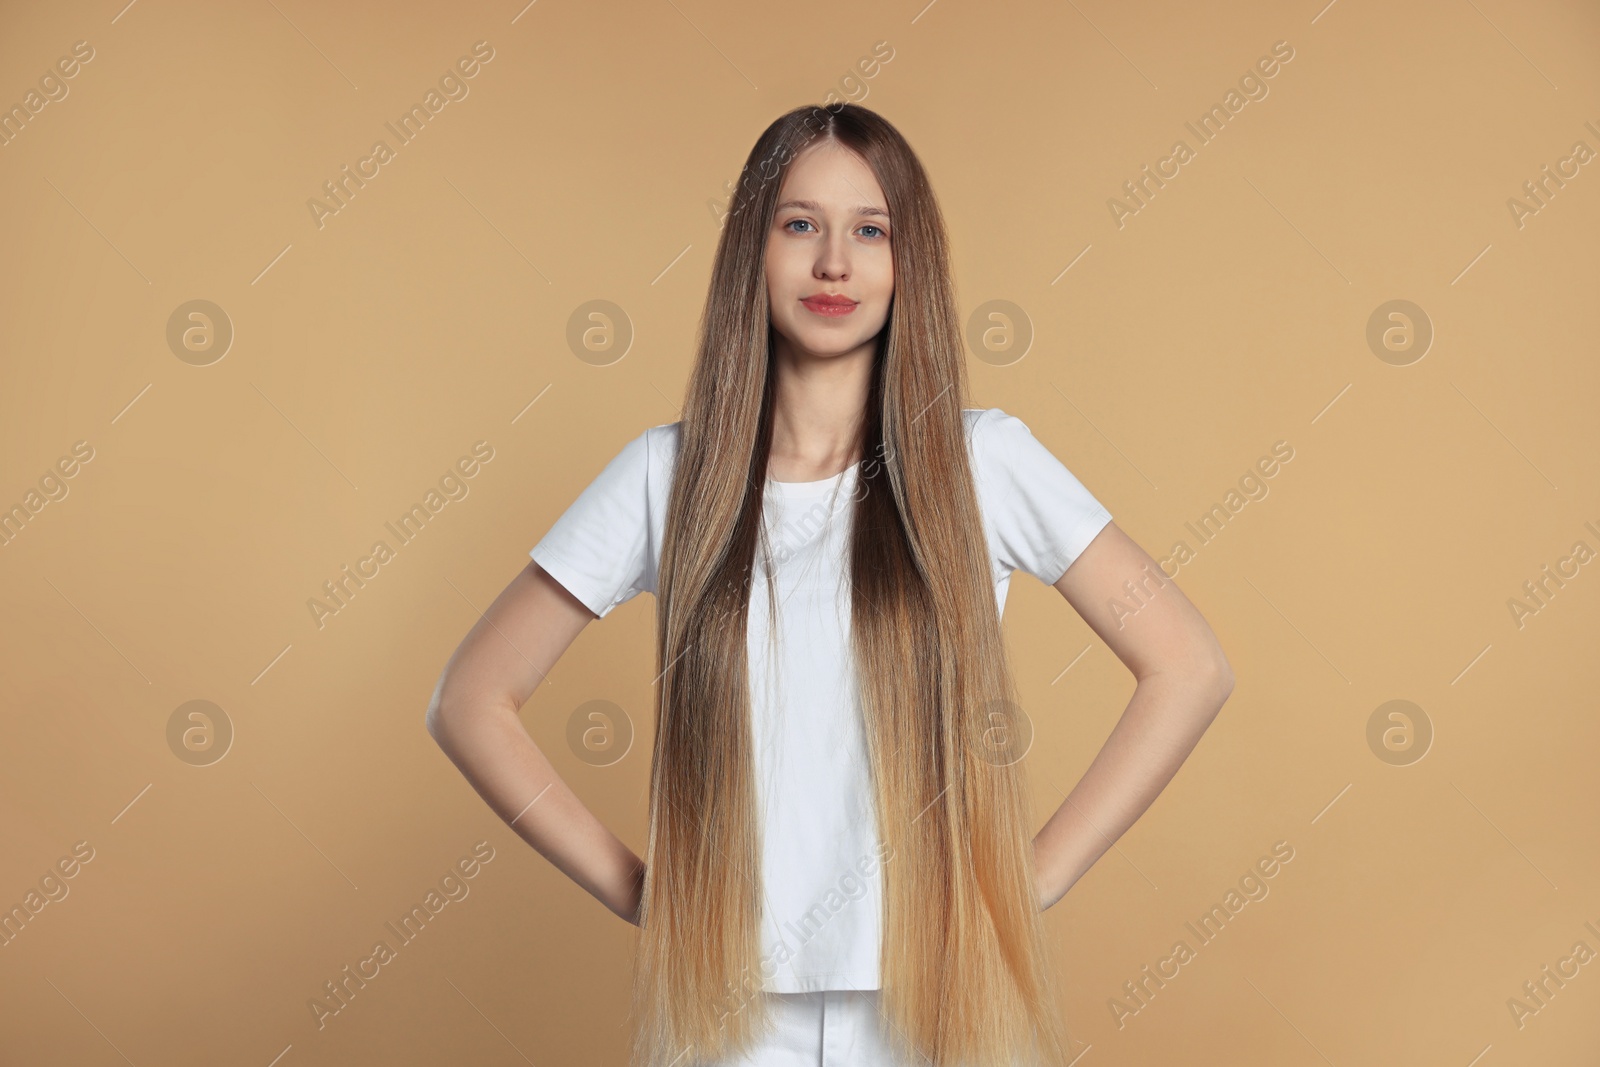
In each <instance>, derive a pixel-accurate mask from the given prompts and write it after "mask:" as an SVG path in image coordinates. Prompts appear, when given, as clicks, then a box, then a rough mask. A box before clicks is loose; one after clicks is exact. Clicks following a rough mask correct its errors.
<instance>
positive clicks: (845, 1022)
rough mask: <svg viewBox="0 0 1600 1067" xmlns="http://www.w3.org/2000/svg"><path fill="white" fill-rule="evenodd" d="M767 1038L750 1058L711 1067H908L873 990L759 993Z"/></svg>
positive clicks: (750, 1054) (758, 1043)
mask: <svg viewBox="0 0 1600 1067" xmlns="http://www.w3.org/2000/svg"><path fill="white" fill-rule="evenodd" d="M762 995H763V996H764V997H766V998H767V1002H768V1003H769V1004H770V1005H771V1013H772V1021H773V1027H772V1031H771V1033H769V1034H767V1035H766V1036H765V1037H763V1038H759V1039H758V1041H757V1045H756V1047H755V1049H754V1050H753V1051H752V1052H749V1053H747V1054H746V1055H744V1056H742V1057H738V1058H735V1059H731V1060H724V1061H722V1062H721V1063H718V1064H715V1065H713V1067H906V1065H905V1061H904V1060H897V1059H895V1058H894V1054H893V1052H892V1050H891V1046H890V1044H889V1037H888V1027H889V1021H888V1020H887V1019H885V1018H884V1017H883V1015H882V1014H881V1013H880V1012H879V1010H878V996H879V993H878V990H876V989H824V990H821V991H819V992H816V993H763V994H762Z"/></svg>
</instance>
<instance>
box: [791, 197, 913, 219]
mask: <svg viewBox="0 0 1600 1067" xmlns="http://www.w3.org/2000/svg"><path fill="white" fill-rule="evenodd" d="M786 207H797V208H799V209H800V210H802V211H815V212H817V213H818V214H821V212H822V205H820V204H818V203H817V202H816V201H815V200H785V201H784V202H783V203H781V204H779V205H778V206H777V207H776V208H774V209H773V210H774V211H782V210H783V209H784V208H786ZM856 215H858V216H861V215H880V216H882V217H883V218H888V217H889V212H888V211H886V210H885V209H883V208H881V207H873V206H872V205H871V204H863V205H861V206H860V207H858V208H856Z"/></svg>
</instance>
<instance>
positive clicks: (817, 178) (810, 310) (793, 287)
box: [766, 141, 894, 358]
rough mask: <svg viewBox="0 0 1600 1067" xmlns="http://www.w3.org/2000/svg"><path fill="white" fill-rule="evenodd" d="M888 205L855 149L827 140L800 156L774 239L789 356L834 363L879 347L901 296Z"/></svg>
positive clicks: (774, 292)
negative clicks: (838, 358)
mask: <svg viewBox="0 0 1600 1067" xmlns="http://www.w3.org/2000/svg"><path fill="white" fill-rule="evenodd" d="M888 205H889V202H888V199H887V198H886V197H885V196H884V195H883V190H882V189H881V188H879V186H878V180H877V178H875V177H874V176H873V173H872V169H871V168H870V167H868V166H867V165H866V163H865V162H864V161H863V160H862V159H861V157H860V156H857V155H856V154H855V153H854V152H851V151H850V150H849V149H847V148H844V147H843V146H841V145H839V144H837V143H835V142H832V141H823V142H819V143H818V144H815V145H812V146H810V147H808V148H806V149H805V150H803V151H802V152H801V153H800V154H799V155H797V156H796V157H795V160H794V162H793V163H792V164H791V165H790V167H789V169H788V171H787V172H786V173H785V175H784V179H783V186H782V188H781V189H780V190H779V193H778V208H777V211H776V213H775V214H774V215H773V218H772V229H771V230H770V231H769V232H768V233H767V248H766V269H767V301H768V304H769V305H770V307H771V309H772V328H773V331H774V332H775V333H776V334H777V335H778V341H777V344H778V345H779V347H780V349H781V348H783V347H785V343H787V347H788V348H789V349H790V351H791V354H792V355H798V356H811V357H815V358H827V357H831V356H841V355H848V354H851V353H857V352H860V351H862V350H863V349H867V350H871V348H872V347H873V346H874V345H875V343H876V341H875V339H876V338H877V336H878V334H879V332H881V331H882V329H883V324H884V323H885V322H887V321H888V319H889V303H890V300H891V299H892V298H893V297H894V256H893V255H892V253H891V252H890V249H889V241H890V239H891V238H890V231H889V206H888ZM830 298H833V300H834V301H837V300H838V298H845V299H844V301H843V302H842V303H840V302H830Z"/></svg>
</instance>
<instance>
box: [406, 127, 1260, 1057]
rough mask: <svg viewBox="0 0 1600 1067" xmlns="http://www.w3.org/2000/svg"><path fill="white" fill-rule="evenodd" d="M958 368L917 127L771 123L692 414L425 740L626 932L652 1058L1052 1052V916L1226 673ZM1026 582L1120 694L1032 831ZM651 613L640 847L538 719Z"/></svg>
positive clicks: (462, 662)
mask: <svg viewBox="0 0 1600 1067" xmlns="http://www.w3.org/2000/svg"><path fill="white" fill-rule="evenodd" d="M964 355H965V346H964V340H963V335H962V329H961V324H960V322H959V319H958V316H957V313H956V301H955V298H954V293H953V287H952V284H951V278H950V271H949V265H948V256H947V248H946V237H945V230H944V225H943V222H942V219H941V216H940V212H939V209H938V207H937V204H936V201H935V199H934V196H933V193H932V190H931V188H930V187H929V184H928V180H927V177H926V174H925V172H924V170H923V168H922V165H921V163H920V162H919V161H918V159H917V157H916V155H915V154H914V153H913V152H912V150H911V148H910V146H909V145H908V144H907V143H906V141H905V140H904V138H903V137H902V136H901V135H900V134H899V132H898V131H896V130H895V129H894V127H893V126H891V125H890V124H889V123H888V122H886V121H885V120H884V119H883V118H882V117H880V116H878V115H877V114H875V113H874V112H872V111H869V110H867V109H865V108H862V107H859V106H856V105H851V104H845V105H839V106H837V107H829V108H810V107H807V108H799V109H796V110H795V111H792V112H790V113H788V114H786V115H784V116H782V117H781V118H779V119H778V120H777V121H776V122H774V123H773V124H772V125H771V126H770V127H768V129H767V130H766V131H765V132H764V133H763V134H762V136H761V138H760V139H759V140H758V141H757V142H756V145H755V147H754V148H753V149H752V151H751V153H750V156H749V160H748V162H747V164H746V167H745V172H744V179H743V180H742V181H741V183H740V185H739V188H738V190H737V191H736V192H735V194H734V197H733V201H732V203H731V204H730V209H729V213H728V215H727V216H726V218H725V220H724V225H723V230H722V235H721V238H720V241H719V244H718V247H717V252H716V258H715V261H714V263H713V267H712V278H711V287H710V294H709V297H708V300H707V302H706V307H705V311H704V316H703V319H702V322H701V326H700V336H699V346H698V356H697V359H696V362H695V365H694V369H693V372H692V375H691V378H690V382H689V386H688V389H687V392H686V397H685V401H684V409H683V413H682V418H681V419H680V420H679V421H677V422H673V423H667V424H663V425H659V426H653V427H650V428H649V429H647V430H645V431H644V432H643V433H641V434H639V435H638V436H636V437H634V438H633V439H632V440H631V441H629V442H628V443H627V444H626V445H625V446H624V447H623V448H622V449H621V451H620V452H618V453H617V454H616V456H615V458H614V459H612V460H611V462H610V463H609V464H608V465H607V466H606V467H605V469H604V470H603V471H601V472H600V474H599V475H598V476H597V477H596V478H595V479H594V480H593V482H592V483H590V485H589V486H588V487H587V488H586V489H585V490H584V491H583V493H582V494H581V495H580V496H579V497H578V498H577V500H576V501H575V502H574V503H573V504H572V505H571V507H569V508H568V510H567V511H566V512H565V513H564V514H562V515H561V517H560V518H559V519H558V520H557V521H556V523H555V524H554V525H553V526H552V527H551V529H550V531H549V532H548V533H547V534H546V536H545V537H544V538H543V539H541V540H540V541H539V543H538V544H537V545H535V546H534V548H533V549H532V550H531V552H530V556H531V557H532V558H531V560H530V562H529V564H528V566H527V567H526V568H525V569H524V570H523V571H522V573H521V574H519V575H518V576H517V577H516V578H515V579H513V580H512V582H511V583H510V585H508V586H507V587H506V589H505V590H504V591H503V592H502V593H501V594H500V596H499V597H498V598H497V599H496V600H495V602H494V603H493V604H492V605H491V606H490V607H489V609H488V610H487V611H486V612H485V613H484V615H483V617H482V618H481V619H480V620H479V621H478V622H477V624H476V625H474V626H473V628H472V630H471V632H470V633H468V634H467V636H466V638H465V639H464V640H463V641H462V643H461V646H460V647H459V648H458V649H457V650H456V652H455V654H454V655H453V656H452V657H451V658H450V661H449V663H448V664H447V665H446V667H445V669H444V671H443V674H442V675H441V677H440V679H439V683H438V686H437V688H436V690H435V692H434V696H433V700H432V702H431V704H430V706H429V708H428V718H427V724H428V730H429V732H430V733H431V734H432V736H433V737H434V739H435V740H436V741H437V742H438V743H439V745H440V747H441V748H442V749H443V750H444V751H445V753H446V754H448V756H449V757H450V759H451V760H453V761H454V762H455V764H456V766H457V767H459V768H460V770H461V772H462V773H463V774H464V775H465V776H466V777H467V779H468V780H469V781H470V782H471V784H472V786H473V787H474V788H475V789H476V790H477V791H478V792H479V793H480V794H481V795H482V796H483V798H484V800H485V801H486V802H487V803H488V804H489V805H490V807H491V808H493V809H494V811H495V812H496V813H497V814H499V815H500V816H501V818H503V819H505V820H506V821H507V822H508V823H509V824H510V825H511V827H512V828H513V829H514V830H516V832H517V833H518V834H520V835H521V836H522V838H523V839H524V840H526V841H527V842H528V843H529V844H530V845H532V846H533V847H534V848H535V849H537V850H538V851H539V853H540V854H541V855H543V856H545V857H546V858H547V859H549V860H550V861H551V862H552V863H554V864H555V865H556V866H557V867H558V868H560V870H561V871H562V872H564V873H565V874H566V875H568V876H569V877H570V878H572V879H573V880H574V881H575V882H577V883H578V884H579V885H581V886H582V887H583V888H584V889H586V890H588V891H589V892H590V893H591V894H593V895H594V896H595V897H596V898H597V899H598V900H599V901H600V902H601V903H603V904H604V905H605V906H606V907H608V908H610V909H611V910H612V911H613V912H614V913H616V914H617V915H618V916H620V917H621V918H623V919H625V920H627V921H628V922H630V923H633V924H635V925H636V926H637V927H638V928H639V933H638V937H639V941H638V948H637V952H636V956H635V965H634V968H635V969H634V999H633V1020H632V1022H633V1032H634V1046H633V1062H634V1063H635V1065H636V1067H657V1065H660V1067H665V1065H669V1064H670V1065H675V1067H735V1065H737V1067H777V1065H800V1064H807V1065H839V1067H843V1065H846V1064H848V1065H850V1067H874V1065H883V1067H889V1065H901V1064H933V1065H935V1067H964V1065H972V1067H988V1065H994V1067H1012V1065H1014V1064H1024V1063H1026V1064H1033V1063H1044V1064H1062V1063H1065V1062H1066V1060H1067V1059H1069V1058H1070V1055H1069V1053H1070V1048H1069V1046H1070V1044H1071V1038H1070V1036H1069V1035H1068V1034H1067V1033H1066V1030H1065V1027H1064V1025H1063V1024H1062V1022H1061V1019H1060V1007H1059V1001H1058V999H1057V997H1056V985H1055V981H1054V979H1053V976H1052V972H1051V968H1050V967H1049V965H1048V955H1049V952H1048V946H1047V944H1046V942H1045V940H1044V938H1043V935H1042V923H1041V921H1040V912H1041V911H1043V909H1045V908H1048V907H1050V906H1051V905H1052V904H1054V903H1055V902H1056V901H1058V900H1060V899H1061V897H1062V896H1063V895H1065V894H1066V892H1067V890H1068V889H1069V888H1070V887H1071V886H1072V885H1073V883H1075V882H1076V881H1077V880H1078V879H1079V878H1080V877H1081V876H1082V875H1083V874H1084V872H1085V871H1087V870H1088V869H1089V867H1090V866H1091V865H1092V864H1093V863H1094V862H1095V860H1096V859H1098V858H1099V857H1100V856H1101V855H1102V854H1103V853H1105V852H1106V850H1107V849H1109V848H1110V847H1111V844H1112V843H1113V842H1114V841H1115V840H1116V839H1117V838H1118V837H1120V836H1121V835H1122V834H1123V832H1124V831H1126V830H1127V829H1128V827H1129V826H1131V825H1132V824H1133V822H1134V821H1135V820H1136V819H1137V818H1138V817H1139V816H1140V815H1141V814H1142V813H1143V812H1144V811H1145V809H1146V808H1147V807H1148V806H1149V805H1150V803H1151V802H1152V801H1153V800H1154V799H1155V797H1156V796H1157V795H1158V794H1159V793H1160V792H1161V790H1162V789H1163V788H1164V787H1165V785H1166V783H1167V782H1168V781H1169V780H1170V779H1171V778H1172V776H1173V775H1174V774H1175V773H1176V772H1177V770H1178V768H1179V766H1181V765H1182V763H1183V761H1184V760H1185V759H1186V758H1187V756H1188V754H1189V753H1190V751H1191V750H1192V749H1193V748H1194V746H1195V744H1196V743H1197V742H1198V741H1199V738H1200V736H1201V734H1202V733H1203V732H1204V731H1205V729H1206V727H1207V726H1208V725H1209V724H1210V723H1211V721H1212V719H1213V718H1214V717H1215V716H1216V714H1217V712H1218V711H1219V710H1220V709H1221V707H1222V704H1223V702H1224V701H1225V700H1226V699H1227V697H1228V694H1229V693H1230V692H1231V690H1232V687H1233V676H1232V672H1231V670H1230V668H1229V666H1228V662H1227V659H1226V658H1225V656H1224V655H1223V652H1222V650H1221V648H1220V647H1219V646H1218V643H1217V640H1216V638H1215V636H1214V635H1213V633H1212V631H1211V629H1210V627H1208V626H1207V624H1206V622H1205V620H1204V619H1203V618H1202V617H1201V615H1200V614H1199V612H1198V611H1197V610H1196V609H1195V607H1194V605H1193V604H1191V603H1190V602H1189V600H1188V598H1186V597H1185V596H1184V595H1183V593H1182V592H1181V591H1180V590H1179V589H1178V587H1177V585H1176V584H1175V583H1174V582H1173V581H1172V580H1171V579H1170V578H1167V577H1166V576H1165V575H1164V574H1163V573H1162V571H1161V569H1160V568H1159V567H1158V566H1157V565H1156V563H1155V561H1154V560H1153V559H1152V558H1151V557H1150V556H1149V555H1148V554H1147V553H1146V552H1145V551H1144V550H1143V549H1141V548H1140V547H1139V546H1138V545H1137V544H1135V543H1134V542H1133V541H1132V540H1130V539H1129V538H1128V536H1127V535H1126V534H1124V533H1123V532H1122V530H1121V529H1120V528H1119V527H1118V526H1117V525H1116V524H1115V523H1114V522H1112V521H1111V514H1110V512H1109V511H1108V510H1107V509H1106V508H1105V507H1104V506H1103V505H1102V504H1101V503H1100V502H1099V501H1098V500H1096V499H1095V497H1094V496H1092V495H1091V494H1090V493H1089V491H1088V490H1087V489H1086V488H1085V487H1084V486H1083V484H1082V483H1081V482H1079V481H1078V479H1077V478H1076V477H1074V476H1073V475H1072V473H1071V472H1070V471H1069V470H1068V469H1067V468H1066V467H1065V466H1064V465H1063V464H1062V463H1061V462H1060V461H1059V460H1058V459H1057V458H1056V457H1055V456H1054V455H1053V454H1052V453H1051V452H1050V451H1049V450H1048V449H1046V448H1045V446H1044V445H1042V444H1041V443H1040V442H1039V441H1038V440H1037V439H1036V438H1035V437H1034V436H1033V434H1032V433H1031V432H1030V430H1029V428H1028V427H1027V425H1025V424H1024V423H1023V422H1022V420H1020V419H1018V418H1016V417H1015V416H1012V415H1009V414H1007V413H1006V412H1004V411H1002V410H1001V409H999V408H987V409H984V408H969V407H966V406H965V403H964V400H965V396H966V382H965V371H964ZM1017 570H1023V571H1026V572H1028V573H1029V574H1032V575H1034V576H1035V577H1037V578H1038V579H1039V580H1041V581H1043V582H1045V583H1047V584H1049V585H1053V586H1054V587H1055V588H1056V589H1057V590H1058V591H1059V592H1060V593H1061V595H1062V597H1063V598H1064V599H1065V600H1066V601H1067V603H1069V604H1070V605H1071V606H1072V607H1073V609H1074V610H1076V611H1077V612H1078V613H1079V614H1080V615H1081V616H1082V617H1083V618H1084V620H1085V621H1086V622H1087V623H1088V624H1089V626H1090V627H1091V628H1092V629H1093V630H1094V631H1095V633H1096V634H1098V635H1099V637H1100V638H1101V639H1102V640H1103V641H1104V642H1105V643H1106V645H1107V646H1108V647H1109V648H1110V649H1111V651H1112V652H1113V653H1114V654H1115V655H1116V656H1117V657H1118V658H1119V659H1120V660H1121V661H1122V662H1123V663H1124V664H1125V665H1126V666H1127V667H1128V669H1129V670H1130V671H1131V672H1132V673H1133V675H1134V676H1135V678H1136V679H1137V686H1136V687H1135V689H1134V693H1133V696H1132V698H1131V699H1130V701H1129V703H1128V706H1127V709H1126V710H1125V711H1124V712H1123V715H1122V718H1121V719H1120V721H1119V722H1118V723H1117V725H1116V727H1115V728H1114V729H1113V730H1112V732H1111V735H1110V737H1109V738H1108V739H1107V741H1106V743H1105V745H1104V747H1103V748H1102V749H1101V751H1100V753H1099V754H1098V755H1097V756H1096V758H1095V759H1094V761H1093V762H1092V763H1091V764H1090V766H1089V769H1088V771H1087V772H1086V773H1085V774H1084V776H1083V778H1082V779H1081V780H1080V781H1079V782H1078V783H1077V785H1076V787H1075V788H1074V789H1073V790H1072V792H1071V793H1070V794H1069V795H1068V796H1067V799H1066V801H1065V802H1064V803H1063V804H1062V805H1061V806H1060V808H1059V810H1057V811H1056V812H1055V813H1054V814H1053V815H1052V816H1051V818H1050V819H1049V820H1048V821H1047V822H1046V823H1045V824H1044V826H1043V828H1042V829H1040V830H1038V832H1037V833H1034V832H1033V829H1032V825H1033V824H1032V822H1031V817H1030V814H1029V807H1028V805H1029V796H1030V794H1029V792H1028V790H1027V787H1026V779H1025V777H1024V773H1023V772H1024V767H1025V759H1024V757H1025V756H1026V755H1027V749H1028V743H1029V741H1030V739H1031V729H1030V720H1029V719H1028V717H1027V715H1026V714H1025V713H1024V712H1023V711H1022V709H1021V708H1020V707H1019V706H1018V705H1017V703H1016V700H1015V693H1016V690H1015V686H1014V682H1013V680H1012V678H1011V674H1010V671H1009V666H1008V664H1007V660H1006V656H1005V648H1004V643H1003V638H1002V634H1001V628H1000V616H1001V613H1002V612H1003V610H1004V605H1005V597H1006V591H1007V588H1008V587H1009V582H1010V577H1011V574H1012V573H1013V572H1014V571H1017ZM1130 590H1131V591H1132V593H1131V595H1130ZM643 591H649V592H651V593H653V594H654V595H655V597H656V610H657V615H656V618H657V628H656V629H657V637H656V654H657V658H656V667H657V672H658V677H657V679H656V683H655V738H654V740H655V746H654V750H653V754H652V759H651V771H650V786H651V792H650V816H649V833H648V840H647V843H646V848H645V856H644V857H643V858H641V857H639V856H637V855H635V854H634V853H633V851H632V850H631V849H629V848H628V846H627V845H625V844H623V843H622V842H621V841H620V840H619V839H618V838H617V837H616V836H615V835H614V834H612V833H611V831H610V830H608V829H607V828H606V827H605V826H603V825H601V823H600V822H599V821H598V820H597V819H596V818H595V816H594V815H593V814H592V813H591V812H590V811H589V810H588V809H587V808H586V807H585V806H584V805H583V803H582V802H581V801H580V800H579V799H578V797H577V796H576V795H574V793H573V792H572V791H571V790H570V789H569V788H568V787H567V785H566V783H565V782H563V781H562V779H561V777H560V776H559V775H558V774H557V773H556V771H555V769H554V768H553V767H552V766H551V764H550V761H549V760H548V759H547V758H546V757H545V755H544V753H543V752H541V751H540V750H539V748H538V747H537V746H536V745H535V744H534V743H533V741H532V740H531V739H530V738H529V736H528V734H527V732H526V731H525V730H524V729H523V726H522V724H521V722H520V721H519V719H518V711H519V709H520V708H521V707H522V706H523V705H524V704H525V703H526V702H527V700H528V698H529V697H530V696H531V695H532V693H533V691H534V689H535V688H536V687H537V686H538V684H539V682H540V680H541V679H542V678H543V677H544V676H545V674H546V673H547V672H548V671H549V670H550V669H551V667H552V666H553V665H554V664H555V662H556V660H557V659H559V658H560V656H561V654H562V653H563V652H564V651H565V650H566V648H567V647H568V646H569V645H571V644H572V642H573V640H574V639H576V637H577V636H578V633H579V632H580V631H581V630H582V629H583V628H584V626H586V625H587V624H588V623H589V621H590V620H591V619H596V618H600V617H603V616H604V615H606V614H607V613H609V612H610V611H611V610H612V609H613V608H614V607H616V606H617V605H618V604H621V603H623V602H624V601H626V600H628V599H630V598H631V597H633V596H635V595H637V594H638V593H640V592H643Z"/></svg>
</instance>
